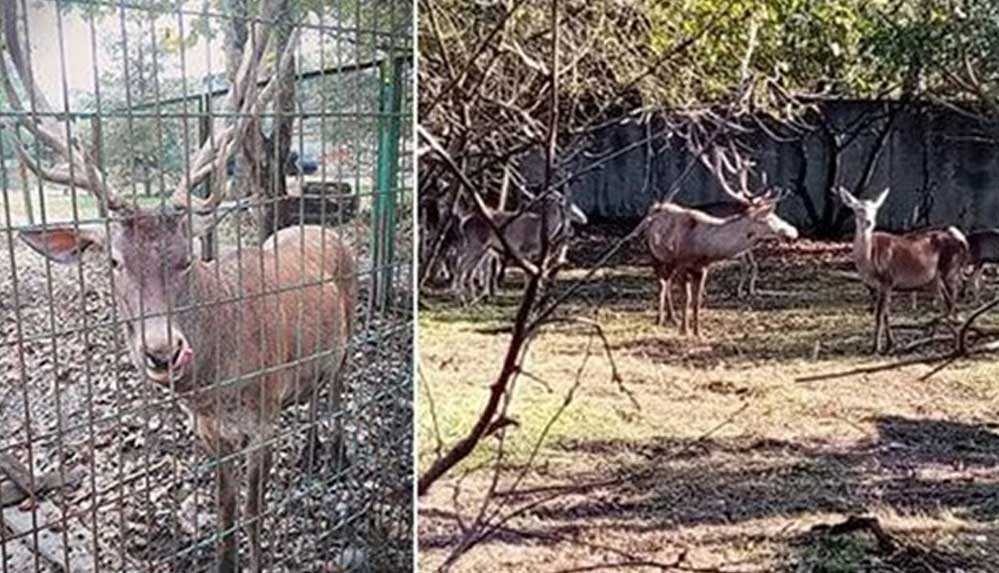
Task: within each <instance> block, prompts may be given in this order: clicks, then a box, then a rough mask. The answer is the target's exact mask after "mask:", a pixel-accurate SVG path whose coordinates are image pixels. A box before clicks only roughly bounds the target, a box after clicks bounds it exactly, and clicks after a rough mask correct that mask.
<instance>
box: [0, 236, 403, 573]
mask: <svg viewBox="0 0 999 573" xmlns="http://www.w3.org/2000/svg"><path fill="white" fill-rule="evenodd" d="M359 228H360V229H361V230H362V231H363V227H359ZM348 233H353V234H352V236H351V238H350V239H349V240H350V241H352V242H353V243H354V244H355V245H357V246H358V248H359V250H360V251H361V253H360V256H361V261H359V268H360V269H363V270H365V271H367V270H368V269H370V267H371V265H370V262H369V260H368V259H367V254H366V250H367V236H366V235H362V234H360V233H354V232H353V231H349V230H348ZM8 237H9V235H8V234H7V233H6V232H3V233H2V234H0V453H3V454H11V455H14V456H15V457H16V458H17V459H19V460H20V461H21V462H22V463H25V464H27V463H29V462H30V463H31V466H32V468H33V470H34V473H35V475H36V477H37V476H40V475H42V474H44V473H47V472H53V471H54V472H57V473H60V472H61V473H62V474H63V475H65V476H73V479H72V480H71V481H72V485H71V486H70V487H66V488H64V489H62V490H58V491H49V492H47V493H45V494H44V495H42V496H40V499H39V503H40V504H41V505H40V506H39V509H38V511H37V512H36V517H35V519H37V524H38V527H39V529H40V530H41V531H44V532H48V533H47V534H51V535H53V536H54V537H56V538H58V539H59V540H60V543H61V544H62V545H64V546H68V547H70V553H75V552H77V551H80V552H83V553H84V554H85V557H84V559H83V561H84V563H85V569H81V571H90V570H94V569H95V568H96V567H95V566H97V565H99V567H100V569H99V570H101V571H143V572H146V571H148V572H150V573H153V572H157V573H158V572H161V571H184V572H188V571H191V572H196V571H206V570H208V568H209V564H210V563H211V562H212V560H213V556H214V549H213V547H214V545H213V544H214V542H213V540H212V536H213V535H214V534H215V533H216V530H215V523H216V522H215V515H216V505H215V501H214V487H215V486H214V479H213V475H214V472H213V469H212V461H211V460H210V459H209V457H207V456H205V455H204V454H202V453H201V452H200V450H199V449H197V448H196V446H195V442H194V437H193V434H192V431H191V425H190V421H189V420H188V417H187V415H186V414H185V413H183V412H182V411H181V409H180V408H179V407H178V406H177V405H176V404H175V403H174V402H175V399H174V397H173V396H171V395H170V392H169V390H166V389H163V388H161V387H159V386H156V385H154V384H149V383H145V382H142V381H140V379H139V376H138V375H137V374H136V372H135V370H134V368H133V367H132V365H131V363H130V362H129V360H128V358H127V356H126V355H125V353H124V349H123V348H122V340H121V339H120V337H118V336H117V329H116V328H115V327H113V326H112V325H111V322H112V314H111V309H112V301H111V298H110V297H109V296H108V292H109V290H108V285H107V280H108V279H107V277H108V269H107V265H106V262H105V261H103V260H102V257H101V256H99V255H96V254H94V255H91V254H88V255H86V256H85V258H84V262H83V264H82V266H81V267H76V266H63V265H53V266H51V268H50V269H47V268H46V265H45V263H44V262H43V259H42V258H41V257H40V256H38V255H37V254H36V253H34V252H33V251H31V250H30V249H29V248H28V247H27V246H25V245H24V244H23V243H22V242H21V241H18V240H16V239H14V240H13V241H9V240H8ZM407 242H411V234H410V233H409V232H408V231H407V230H406V229H402V230H400V232H399V247H398V251H397V252H398V255H399V260H400V261H403V262H401V263H400V266H399V270H398V271H397V273H396V284H397V285H398V287H399V288H398V289H397V300H396V301H395V302H394V304H393V307H392V308H391V309H389V310H388V311H386V312H377V313H369V312H368V310H367V304H366V301H367V293H368V291H369V287H370V281H371V276H370V273H367V272H365V274H363V275H362V276H361V278H360V282H361V292H360V293H359V297H358V304H359V306H360V309H359V314H358V316H359V322H360V323H359V326H358V328H357V332H356V334H355V337H354V339H353V340H352V348H351V355H350V358H349V366H348V368H349V370H348V374H347V380H346V388H347V399H346V411H345V413H344V420H345V425H346V428H345V429H346V432H345V435H346V448H347V455H348V458H349V460H350V465H349V466H348V467H346V468H345V469H338V468H337V467H336V464H335V463H334V462H333V460H332V459H329V456H327V457H325V458H322V459H321V460H320V462H321V463H320V465H319V466H318V468H317V469H315V470H314V472H313V473H312V474H311V475H306V474H305V473H304V472H303V471H302V470H301V469H300V467H299V465H298V464H299V452H300V451H301V449H302V444H303V442H304V439H303V436H304V433H305V427H306V425H305V424H306V422H307V413H306V411H305V409H304V408H298V409H290V410H288V411H287V412H286V413H285V414H284V417H283V419H282V421H281V423H280V426H279V428H280V431H281V432H282V433H281V437H280V439H279V443H278V444H277V445H276V451H275V460H274V469H273V472H272V474H271V480H270V483H271V489H270V490H269V495H268V501H267V508H268V510H269V512H270V515H269V516H268V517H267V518H266V520H265V522H264V534H263V543H264V547H265V552H266V553H267V554H268V555H269V559H270V563H271V566H270V567H269V568H268V569H267V570H268V571H274V572H279V571H280V572H294V573H299V572H317V573H318V572H322V573H330V572H335V571H341V570H345V567H347V566H348V565H350V564H354V565H360V564H363V565H364V568H363V569H361V570H371V571H396V570H399V569H400V568H405V567H408V564H409V563H410V562H411V559H412V541H411V536H410V533H409V532H410V531H411V527H412V512H411V510H410V508H411V494H410V491H411V487H412V478H411V475H412V464H411V456H410V452H411V451H412V432H411V423H412V415H413V412H412V386H411V380H412V374H413V370H412V360H411V355H412V312H411V305H412V298H411V296H412V295H411V289H410V288H409V285H410V281H411V274H410V271H409V264H408V263H406V262H405V261H408V260H411V259H410V258H409V257H410V253H411V250H409V249H408V248H407V247H406V244H407ZM78 268H82V274H83V285H84V286H83V290H82V292H81V290H80V276H79V274H78V273H79V272H80V271H78ZM15 270H16V273H17V289H16V298H15V289H14V271H15ZM49 277H51V278H49ZM50 285H51V292H50ZM49 301H53V303H52V304H51V305H50V304H49ZM53 332H55V333H56V334H55V336H52V333H53ZM320 404H321V406H320V413H319V419H320V421H321V422H320V423H321V428H320V433H319V435H320V439H321V440H323V441H324V442H325V443H326V444H329V443H330V442H331V440H332V436H333V422H332V415H331V404H330V400H329V397H328V396H321V399H320ZM0 477H2V476H0ZM6 485H8V484H5V483H3V480H2V479H0V487H3V486H6ZM24 508H25V506H23V505H22V506H21V507H20V509H22V510H23V509H24ZM17 509H18V506H9V507H7V508H5V509H4V511H5V513H6V512H8V511H15V510H17ZM29 509H30V508H29ZM27 515H28V516H30V515H31V512H30V511H28V512H27ZM3 533H4V535H3V537H7V539H5V540H4V541H3V543H2V544H0V549H2V550H0V570H3V571H8V570H9V571H18V570H19V569H18V567H25V565H18V564H17V563H19V562H18V561H16V559H23V555H21V556H20V557H18V555H19V554H22V553H23V548H20V549H19V548H18V547H15V545H18V544H21V543H23V542H26V541H30V539H31V537H30V536H29V537H22V538H21V539H20V540H13V539H9V536H10V531H4V532H3ZM95 533H96V539H95ZM239 538H240V540H241V544H243V546H242V554H243V556H244V559H246V558H247V556H248V547H247V546H246V545H245V543H246V537H245V535H243V534H242V533H240V534H239ZM95 556H96V558H95ZM26 567H28V569H20V570H31V571H34V570H35V567H36V565H35V564H34V563H33V562H31V563H30V564H29V565H27V566H26ZM38 567H39V569H38V570H39V571H55V570H57V569H56V568H53V567H50V566H48V565H47V564H46V562H45V561H44V560H41V561H40V562H39V565H38ZM74 573H76V571H74Z"/></svg>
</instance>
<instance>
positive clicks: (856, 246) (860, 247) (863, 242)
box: [853, 221, 874, 268]
mask: <svg viewBox="0 0 999 573" xmlns="http://www.w3.org/2000/svg"><path fill="white" fill-rule="evenodd" d="M853 259H854V260H855V261H856V262H857V266H859V267H861V268H871V267H872V266H873V265H874V227H873V225H872V226H871V227H867V226H865V225H862V224H861V222H860V221H858V222H857V230H856V232H854V234H853Z"/></svg>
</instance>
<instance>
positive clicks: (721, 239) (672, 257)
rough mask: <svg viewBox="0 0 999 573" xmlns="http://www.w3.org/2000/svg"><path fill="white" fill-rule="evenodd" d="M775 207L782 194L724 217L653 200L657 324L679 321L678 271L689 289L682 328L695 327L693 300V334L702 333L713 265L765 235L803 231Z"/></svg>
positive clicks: (650, 230)
mask: <svg viewBox="0 0 999 573" xmlns="http://www.w3.org/2000/svg"><path fill="white" fill-rule="evenodd" d="M776 208H777V200H776V199H770V200H767V201H763V202H761V203H759V204H757V205H753V206H750V207H748V208H747V209H746V210H745V211H744V212H742V213H741V214H737V215H733V216H731V217H726V218H719V217H712V216H711V215H708V214H707V213H704V212H701V211H698V210H696V209H690V208H687V207H682V206H680V205H677V204H676V203H671V202H663V203H657V204H654V205H653V206H652V208H651V209H650V211H649V214H648V215H647V216H646V225H647V226H646V228H645V239H646V242H647V244H648V246H649V251H650V252H651V253H652V260H653V267H654V268H655V272H656V276H657V278H658V279H659V312H658V314H657V320H656V322H657V324H659V325H662V324H663V323H664V322H665V320H669V321H670V322H673V323H675V322H676V321H675V319H674V311H673V295H672V292H671V291H672V281H673V277H676V276H679V277H680V280H681V282H682V284H683V290H684V294H685V298H684V305H683V316H682V322H681V325H680V333H681V334H682V335H684V336H686V335H687V334H689V332H690V329H689V321H688V318H689V316H690V314H691V313H690V305H691V302H692V301H693V316H694V336H697V337H700V336H701V322H700V312H701V306H702V303H703V298H704V285H705V282H706V281H707V277H708V267H709V266H710V265H711V264H712V263H715V262H718V261H722V260H725V259H730V258H733V257H736V256H739V255H741V254H743V253H745V252H746V251H747V250H749V249H751V248H752V247H753V245H754V244H755V243H756V242H757V241H759V240H761V239H764V238H767V237H770V236H777V237H783V238H786V239H790V240H794V239H796V238H797V237H798V231H797V229H795V228H794V227H793V226H792V225H790V224H789V223H788V222H787V221H784V220H783V219H781V218H780V217H778V216H777V214H776V213H775V212H774V211H775V210H776ZM691 283H693V285H692V284H691ZM691 286H693V292H691Z"/></svg>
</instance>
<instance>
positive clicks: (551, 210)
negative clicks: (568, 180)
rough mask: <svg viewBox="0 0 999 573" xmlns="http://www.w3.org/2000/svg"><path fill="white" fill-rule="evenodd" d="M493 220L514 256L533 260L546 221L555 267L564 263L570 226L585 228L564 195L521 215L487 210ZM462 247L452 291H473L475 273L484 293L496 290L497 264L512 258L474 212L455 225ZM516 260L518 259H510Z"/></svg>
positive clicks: (583, 220)
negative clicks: (478, 276) (479, 277)
mask: <svg viewBox="0 0 999 573" xmlns="http://www.w3.org/2000/svg"><path fill="white" fill-rule="evenodd" d="M488 216H489V218H490V219H492V223H493V225H495V226H496V227H497V228H498V229H499V230H500V232H502V233H503V238H504V239H505V240H506V242H507V244H508V245H509V247H510V248H511V249H513V250H514V251H516V253H517V256H519V257H523V258H524V259H526V260H529V261H533V260H534V259H536V258H537V257H538V256H539V255H540V254H541V243H542V237H543V236H542V227H543V223H542V217H545V218H547V221H546V222H545V223H544V224H547V225H548V240H549V242H550V246H549V253H551V255H550V257H551V258H552V260H554V261H556V264H562V263H564V262H565V257H566V253H567V251H568V249H569V238H570V237H571V236H572V225H573V224H578V225H585V224H586V221H587V219H586V215H585V214H584V213H583V212H582V210H580V209H579V207H577V206H576V205H575V204H574V203H572V201H570V200H569V199H568V198H567V197H566V196H564V195H562V194H558V195H556V196H554V197H545V198H543V199H540V200H538V202H537V203H536V204H535V205H534V206H533V208H532V210H525V211H522V212H510V211H490V213H489V215H488ZM458 229H459V235H460V236H461V244H460V246H459V247H458V260H457V263H456V271H455V278H454V282H453V283H452V288H453V289H454V290H455V291H456V292H457V293H458V294H459V295H460V296H461V297H462V299H464V298H465V293H466V292H468V291H469V290H471V289H472V286H473V285H472V284H471V282H472V279H473V278H474V276H475V274H476V273H478V274H479V275H480V276H482V282H483V283H484V284H483V286H485V287H486V289H487V290H489V291H492V290H493V289H495V286H496V283H497V281H498V274H501V273H498V270H497V267H498V266H499V265H503V264H505V262H506V260H507V259H509V258H511V256H510V255H508V254H507V253H506V250H505V248H504V245H503V241H502V240H500V238H499V237H498V236H497V234H496V233H495V232H494V231H493V229H492V227H491V226H490V224H489V221H486V220H485V218H484V217H483V216H482V215H481V214H480V213H478V212H477V211H474V212H471V213H463V214H461V215H460V222H459V225H458ZM512 258H517V257H512Z"/></svg>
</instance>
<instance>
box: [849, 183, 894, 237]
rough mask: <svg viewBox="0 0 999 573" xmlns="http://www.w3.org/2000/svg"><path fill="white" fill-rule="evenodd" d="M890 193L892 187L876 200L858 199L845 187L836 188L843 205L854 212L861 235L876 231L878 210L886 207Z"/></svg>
mask: <svg viewBox="0 0 999 573" xmlns="http://www.w3.org/2000/svg"><path fill="white" fill-rule="evenodd" d="M890 191H891V188H890V187H885V189H884V191H882V192H881V194H880V195H878V196H877V197H875V198H874V199H858V198H856V197H854V196H853V194H851V193H850V192H849V191H847V190H846V188H845V187H837V188H836V194H837V195H839V197H840V199H842V200H843V204H844V205H846V206H847V207H849V208H850V209H851V210H852V211H853V217H854V221H855V222H856V225H857V231H858V232H861V233H871V232H873V231H874V225H875V223H876V222H877V219H878V210H879V209H881V206H882V205H884V202H885V199H887V198H888V193H889V192H890Z"/></svg>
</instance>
